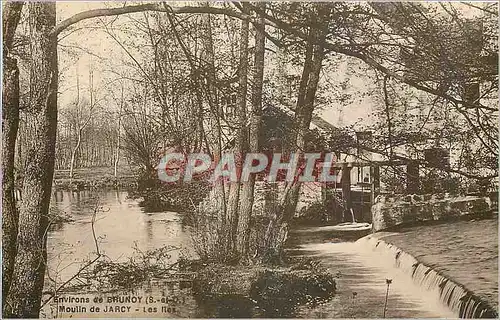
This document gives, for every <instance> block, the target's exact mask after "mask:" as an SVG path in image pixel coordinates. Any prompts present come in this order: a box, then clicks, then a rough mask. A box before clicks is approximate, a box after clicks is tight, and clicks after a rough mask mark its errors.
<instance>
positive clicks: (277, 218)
mask: <svg viewBox="0 0 500 320" xmlns="http://www.w3.org/2000/svg"><path fill="white" fill-rule="evenodd" d="M317 8H318V9H317V10H318V19H319V21H320V22H322V23H321V24H322V25H321V28H311V29H310V31H309V39H308V44H307V50H306V59H305V62H304V69H303V72H302V77H301V81H300V87H299V95H298V98H297V107H296V109H295V119H294V128H295V130H296V133H295V137H294V139H295V140H296V143H295V145H296V151H295V154H296V156H297V157H298V159H302V158H303V155H304V149H305V142H306V141H305V136H306V134H307V132H308V130H309V125H310V123H311V119H312V114H313V111H314V99H315V96H316V91H317V88H318V82H319V76H320V72H321V66H322V63H323V58H324V56H325V53H324V41H325V36H326V32H327V29H326V27H327V21H328V20H327V19H326V18H325V17H326V16H327V15H328V10H329V7H328V5H325V4H321V3H318V4H317ZM299 161H300V160H299ZM299 192H300V183H299V182H298V181H294V182H289V183H288V185H287V186H286V188H285V191H284V192H283V196H282V198H281V199H280V202H279V205H278V210H277V212H276V214H275V215H274V216H273V217H272V219H271V221H270V222H269V226H268V229H267V232H266V241H265V244H266V248H265V250H266V252H265V253H264V259H265V260H271V261H270V262H280V261H273V260H275V259H278V260H279V259H280V257H281V253H282V249H283V245H284V242H285V241H286V238H287V235H288V225H289V223H290V221H291V220H292V218H293V216H294V214H295V210H296V208H297V202H298V199H299Z"/></svg>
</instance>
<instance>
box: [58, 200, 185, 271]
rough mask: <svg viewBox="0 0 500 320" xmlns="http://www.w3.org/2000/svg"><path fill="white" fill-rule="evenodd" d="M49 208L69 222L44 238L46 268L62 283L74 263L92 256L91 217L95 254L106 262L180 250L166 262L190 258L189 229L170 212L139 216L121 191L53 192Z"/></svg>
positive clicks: (176, 214) (175, 214) (137, 208)
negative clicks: (163, 249) (168, 248)
mask: <svg viewBox="0 0 500 320" xmlns="http://www.w3.org/2000/svg"><path fill="white" fill-rule="evenodd" d="M53 205H55V206H56V207H57V208H58V209H59V210H60V211H62V212H64V213H65V214H67V215H69V216H70V217H71V218H72V219H74V220H75V221H74V222H72V223H63V224H60V225H59V226H58V227H57V228H56V229H53V230H51V231H50V232H49V235H48V255H49V257H48V258H49V269H50V270H51V271H52V273H53V274H57V276H58V277H59V280H60V281H61V280H62V281H64V279H66V278H67V277H70V276H71V275H73V274H74V272H75V271H77V270H78V268H79V262H81V261H83V260H85V259H87V258H89V257H92V256H93V255H94V253H95V251H96V246H95V241H94V237H93V235H92V223H91V221H92V215H93V212H94V210H95V208H96V206H97V205H98V206H99V210H98V211H97V214H96V219H95V224H94V229H95V233H96V236H97V238H98V240H99V241H98V243H99V250H100V251H101V252H102V253H103V254H105V255H106V256H108V257H109V258H110V259H111V260H115V261H121V260H122V261H123V260H124V259H127V258H128V257H130V256H131V255H132V254H133V253H134V250H135V249H134V248H137V249H138V250H141V251H147V250H152V249H157V248H160V247H164V246H175V247H178V248H180V250H178V251H173V252H172V261H176V260H177V259H178V257H179V256H180V255H181V254H184V255H188V256H189V255H192V254H193V253H192V250H191V249H190V248H191V239H190V236H189V230H187V228H186V227H184V226H182V224H181V217H180V215H179V214H178V213H175V212H158V213H145V212H143V211H142V209H141V208H140V207H139V206H138V204H137V202H136V201H133V200H130V199H127V193H126V192H122V191H100V192H94V191H79V192H66V191H56V192H54V195H53Z"/></svg>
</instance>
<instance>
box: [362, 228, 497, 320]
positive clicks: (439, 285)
mask: <svg viewBox="0 0 500 320" xmlns="http://www.w3.org/2000/svg"><path fill="white" fill-rule="evenodd" d="M356 244H357V245H359V246H362V247H363V248H365V249H369V250H371V251H373V252H375V253H377V255H378V256H380V259H381V260H386V261H392V263H393V266H394V267H396V268H398V269H401V270H402V271H403V272H404V273H405V274H407V275H409V276H410V277H411V279H412V280H413V282H414V283H415V284H416V285H418V286H419V287H421V288H423V289H425V290H426V291H428V292H430V293H431V294H432V295H433V296H436V297H438V298H439V301H440V302H441V303H442V304H443V305H445V306H447V307H448V308H449V309H450V310H451V311H452V312H453V313H454V314H455V315H456V316H457V317H460V318H497V317H498V313H497V311H496V310H495V309H494V308H493V307H492V306H491V305H489V304H488V303H487V302H486V301H484V300H483V299H481V298H480V297H478V296H477V295H475V294H474V293H473V292H471V291H470V290H467V289H466V288H465V287H464V286H463V285H461V284H459V283H457V282H455V281H453V280H452V279H449V278H447V277H445V276H444V275H442V274H440V273H439V272H438V271H436V270H434V269H433V268H431V267H429V266H426V265H425V264H423V263H421V262H420V261H418V260H417V259H416V258H415V257H413V256H412V255H410V254H408V253H407V252H405V251H403V250H401V249H400V248H398V247H396V246H394V245H392V244H390V243H387V242H385V241H383V240H381V239H378V238H377V237H375V236H373V235H369V236H366V237H363V238H361V239H359V240H357V241H356Z"/></svg>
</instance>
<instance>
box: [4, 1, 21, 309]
mask: <svg viewBox="0 0 500 320" xmlns="http://www.w3.org/2000/svg"><path fill="white" fill-rule="evenodd" d="M22 7H23V3H22V2H8V3H6V4H5V5H4V7H3V50H4V51H3V83H2V101H3V104H2V231H3V232H2V296H3V297H5V296H6V295H7V293H8V290H9V286H10V282H11V279H12V272H13V270H14V260H15V256H16V239H17V220H18V213H17V208H16V200H15V197H14V187H15V176H14V157H15V150H16V148H15V147H16V137H17V131H18V128H19V68H18V66H17V60H16V59H15V58H13V57H11V55H10V50H11V49H12V43H13V39H14V33H15V31H16V28H17V25H18V24H19V19H20V17H21V10H22ZM4 306H5V299H2V310H4V309H3V308H4Z"/></svg>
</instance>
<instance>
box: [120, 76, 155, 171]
mask: <svg viewBox="0 0 500 320" xmlns="http://www.w3.org/2000/svg"><path fill="white" fill-rule="evenodd" d="M123 101H124V100H123V85H122V94H121V100H120V111H118V130H117V132H118V136H117V137H116V157H115V162H114V166H115V178H116V177H118V163H119V161H120V139H121V127H122V110H123ZM163 152H165V149H164V150H163Z"/></svg>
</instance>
